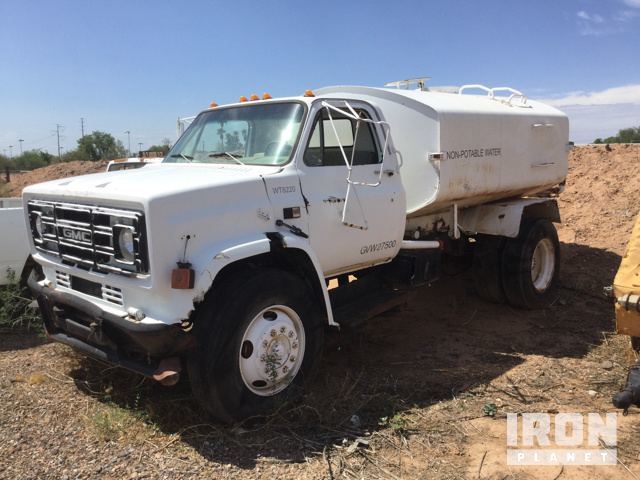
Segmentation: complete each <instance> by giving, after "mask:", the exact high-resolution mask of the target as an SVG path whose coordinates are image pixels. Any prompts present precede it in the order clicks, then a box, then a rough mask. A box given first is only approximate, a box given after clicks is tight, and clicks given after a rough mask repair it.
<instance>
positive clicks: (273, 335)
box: [269, 330, 278, 337]
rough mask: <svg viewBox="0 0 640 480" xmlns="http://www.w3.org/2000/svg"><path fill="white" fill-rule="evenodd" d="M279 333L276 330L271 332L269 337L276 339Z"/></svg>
mask: <svg viewBox="0 0 640 480" xmlns="http://www.w3.org/2000/svg"><path fill="white" fill-rule="evenodd" d="M277 333H278V332H276V331H275V330H271V331H270V332H269V335H271V336H272V337H275V336H276V335H277Z"/></svg>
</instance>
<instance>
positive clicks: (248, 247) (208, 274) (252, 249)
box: [194, 233, 338, 326]
mask: <svg viewBox="0 0 640 480" xmlns="http://www.w3.org/2000/svg"><path fill="white" fill-rule="evenodd" d="M278 238H279V239H280V240H281V242H280V244H279V245H274V243H273V242H274V241H273V240H270V239H269V238H268V237H267V235H266V234H264V236H263V237H261V238H256V239H255V240H251V241H249V242H245V243H241V244H238V245H234V246H232V247H226V248H224V249H221V250H220V251H218V252H215V253H214V254H213V256H212V257H211V259H210V260H209V262H208V263H207V264H206V265H205V266H204V267H203V268H202V269H200V270H199V271H197V272H196V273H197V276H196V280H195V284H194V289H195V291H196V292H197V294H196V300H201V299H203V298H204V296H205V294H206V293H207V292H208V291H209V290H210V289H211V286H212V285H213V282H214V280H215V278H216V277H217V276H218V274H219V273H220V272H221V271H222V270H223V269H224V268H225V267H227V266H229V265H231V264H233V263H235V262H238V261H242V260H247V259H249V258H251V257H255V256H258V255H262V254H266V253H269V252H271V251H272V250H273V249H274V248H284V249H297V250H301V251H302V252H304V254H305V255H306V257H307V259H308V261H309V263H310V264H311V265H312V267H313V270H314V272H315V276H316V278H314V280H316V281H317V282H316V284H317V288H319V289H320V291H321V293H322V298H323V299H324V306H325V309H326V314H327V322H328V324H329V325H331V326H338V324H337V323H336V322H335V321H334V319H333V310H332V309H331V301H330V299H329V290H328V289H327V285H326V283H325V279H324V275H323V273H322V269H321V268H320V263H319V262H318V258H317V257H316V254H315V252H314V251H313V250H312V249H311V247H310V245H309V242H308V241H306V240H305V239H303V238H300V237H297V236H295V235H292V234H290V233H286V234H281V235H279V236H278Z"/></svg>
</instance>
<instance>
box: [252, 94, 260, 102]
mask: <svg viewBox="0 0 640 480" xmlns="http://www.w3.org/2000/svg"><path fill="white" fill-rule="evenodd" d="M249 100H250V101H252V102H255V101H256V100H260V97H259V96H258V95H256V94H255V93H252V94H251V96H250V97H249Z"/></svg>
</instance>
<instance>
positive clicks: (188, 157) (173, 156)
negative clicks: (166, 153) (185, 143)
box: [171, 153, 193, 162]
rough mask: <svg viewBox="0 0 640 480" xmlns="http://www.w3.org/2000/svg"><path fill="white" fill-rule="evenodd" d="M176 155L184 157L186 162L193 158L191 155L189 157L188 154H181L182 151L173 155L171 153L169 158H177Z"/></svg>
mask: <svg viewBox="0 0 640 480" xmlns="http://www.w3.org/2000/svg"><path fill="white" fill-rule="evenodd" d="M178 157H182V158H184V159H185V160H186V161H187V162H191V161H192V160H193V157H190V156H189V155H183V154H182V153H176V154H174V155H171V158H178Z"/></svg>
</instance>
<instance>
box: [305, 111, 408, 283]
mask: <svg viewBox="0 0 640 480" xmlns="http://www.w3.org/2000/svg"><path fill="white" fill-rule="evenodd" d="M330 106H333V107H335V108H334V109H332V108H330ZM341 112H342V113H341ZM309 118H310V119H312V120H311V121H312V123H311V124H310V128H308V129H307V131H306V135H305V138H303V142H304V143H303V144H302V145H303V147H304V148H303V152H302V155H301V156H299V157H298V159H297V161H298V170H299V175H300V185H301V189H302V194H303V195H304V197H305V199H306V201H307V202H308V207H307V208H308V221H309V241H310V243H311V246H312V248H313V250H314V251H315V253H316V255H317V257H318V260H319V262H320V265H321V267H322V269H323V271H324V274H325V276H331V275H336V274H339V273H344V272H348V271H352V270H356V269H358V268H364V267H366V266H371V265H375V264H378V263H383V262H386V261H389V260H391V259H392V258H393V257H394V256H395V255H396V254H397V252H398V250H399V248H400V242H401V240H402V238H403V235H404V228H405V195H404V190H403V187H402V183H401V181H400V175H399V169H398V163H397V158H396V155H395V153H393V152H394V150H393V148H392V145H391V142H390V141H389V143H388V144H386V152H384V154H383V149H385V134H386V132H385V128H384V127H383V125H381V124H380V123H374V122H380V120H381V119H380V118H379V117H378V115H377V113H376V111H375V109H374V108H373V107H371V106H370V105H368V104H366V103H363V102H355V101H349V102H348V103H346V102H345V100H332V101H321V100H319V101H317V102H316V103H315V104H314V105H313V108H312V109H311V111H310V117H309ZM345 157H346V159H347V161H346V162H345ZM349 167H350V168H349Z"/></svg>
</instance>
